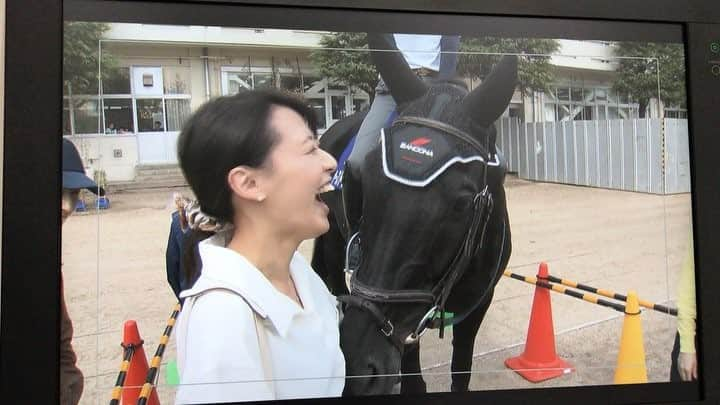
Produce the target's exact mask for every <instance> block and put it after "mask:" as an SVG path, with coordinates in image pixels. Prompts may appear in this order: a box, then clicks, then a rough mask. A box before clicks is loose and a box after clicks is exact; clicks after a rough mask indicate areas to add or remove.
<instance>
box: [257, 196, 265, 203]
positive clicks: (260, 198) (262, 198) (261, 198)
mask: <svg viewBox="0 0 720 405" xmlns="http://www.w3.org/2000/svg"><path fill="white" fill-rule="evenodd" d="M264 199H265V196H263V195H259V196H258V197H257V200H258V202H262V201H263V200H264Z"/></svg>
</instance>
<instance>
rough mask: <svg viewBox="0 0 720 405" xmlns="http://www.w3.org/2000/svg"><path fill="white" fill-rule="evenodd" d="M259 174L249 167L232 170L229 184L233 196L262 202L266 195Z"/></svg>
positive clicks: (229, 174)
mask: <svg viewBox="0 0 720 405" xmlns="http://www.w3.org/2000/svg"><path fill="white" fill-rule="evenodd" d="M258 180H259V178H258V173H257V171H256V170H254V169H252V168H249V167H247V166H238V167H235V168H233V169H232V170H230V172H229V173H228V176H227V182H228V185H229V186H230V190H232V192H233V194H235V195H237V196H238V197H240V198H243V199H246V200H253V201H258V202H261V201H263V200H265V194H264V193H263V192H262V190H261V189H260V184H259V181H258Z"/></svg>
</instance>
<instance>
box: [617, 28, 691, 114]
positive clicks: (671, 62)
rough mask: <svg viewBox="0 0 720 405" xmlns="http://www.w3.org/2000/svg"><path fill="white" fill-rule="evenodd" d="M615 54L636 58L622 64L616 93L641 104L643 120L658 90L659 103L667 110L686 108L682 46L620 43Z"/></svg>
mask: <svg viewBox="0 0 720 405" xmlns="http://www.w3.org/2000/svg"><path fill="white" fill-rule="evenodd" d="M614 51H615V55H616V56H621V57H633V58H631V59H620V60H619V62H618V68H617V70H616V72H617V75H616V76H615V80H614V82H613V89H614V90H615V91H617V92H620V93H625V94H630V96H631V98H632V99H634V100H636V101H637V102H638V103H639V104H640V117H644V116H645V112H646V109H647V105H648V103H649V102H650V99H652V98H657V96H658V86H659V88H660V89H659V91H660V99H661V100H662V102H663V103H664V104H665V106H680V107H683V106H685V100H686V98H685V59H684V52H683V46H682V44H660V43H643V42H618V43H617V44H615V47H614ZM637 57H640V58H642V59H636V58H637ZM658 64H659V68H660V74H659V75H658ZM658 80H659V82H658Z"/></svg>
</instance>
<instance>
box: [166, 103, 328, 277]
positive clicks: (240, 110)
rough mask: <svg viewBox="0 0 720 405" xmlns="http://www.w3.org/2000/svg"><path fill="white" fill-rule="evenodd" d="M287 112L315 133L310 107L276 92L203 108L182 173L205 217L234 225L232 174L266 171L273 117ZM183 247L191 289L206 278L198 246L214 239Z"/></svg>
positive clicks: (180, 149)
mask: <svg viewBox="0 0 720 405" xmlns="http://www.w3.org/2000/svg"><path fill="white" fill-rule="evenodd" d="M274 106H284V107H288V108H290V109H292V110H293V111H295V112H297V113H298V114H300V116H302V117H303V118H304V119H305V121H306V122H307V124H308V126H309V127H310V130H311V131H312V132H313V133H315V132H316V130H317V124H316V119H315V114H314V113H313V110H312V109H311V108H310V106H309V105H308V104H307V103H306V102H305V101H304V100H303V99H302V98H300V97H299V96H296V95H293V94H290V93H283V92H280V91H275V90H251V91H242V92H240V93H238V94H236V95H233V96H223V97H218V98H215V99H212V100H210V101H208V102H207V103H205V104H203V105H202V106H201V107H200V108H199V109H198V110H197V111H195V113H193V114H192V116H190V118H188V120H187V121H186V122H185V124H184V125H183V129H182V132H180V136H179V137H178V143H177V153H178V160H179V161H180V168H181V169H182V171H183V174H184V175H185V179H186V180H187V182H188V184H189V185H190V188H191V189H192V191H193V193H194V194H195V197H196V198H197V199H198V202H199V203H200V207H201V209H202V211H203V212H204V213H206V214H208V215H211V216H213V217H215V218H217V219H219V220H221V221H223V222H231V221H232V220H233V206H232V192H231V190H230V187H229V186H228V184H227V174H228V172H230V170H231V169H233V168H235V167H237V166H248V167H261V166H262V165H263V164H265V163H266V160H267V157H268V155H269V154H270V151H271V150H272V147H273V146H274V145H275V143H276V141H277V136H276V134H274V133H273V131H272V128H271V127H270V112H271V110H272V108H273V107H274ZM190 232H191V234H190V235H187V237H186V238H184V240H185V245H184V246H183V260H182V262H183V268H184V273H185V277H186V278H185V279H186V280H187V281H188V284H187V285H192V283H194V282H195V280H196V279H197V277H198V276H199V274H200V267H201V266H200V264H201V263H200V261H199V258H198V257H197V254H198V253H197V244H198V242H200V241H201V240H203V239H206V238H207V237H209V236H211V235H212V233H209V232H203V231H195V230H193V231H190Z"/></svg>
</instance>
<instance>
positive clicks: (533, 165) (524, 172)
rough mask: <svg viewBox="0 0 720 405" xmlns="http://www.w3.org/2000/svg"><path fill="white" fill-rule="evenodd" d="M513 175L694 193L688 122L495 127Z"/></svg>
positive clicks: (508, 121)
mask: <svg viewBox="0 0 720 405" xmlns="http://www.w3.org/2000/svg"><path fill="white" fill-rule="evenodd" d="M496 127H497V129H498V140H497V145H498V147H499V148H500V149H501V150H502V151H503V153H504V155H505V159H506V161H507V163H508V169H509V171H510V172H516V173H518V176H519V177H520V178H523V179H527V180H535V181H546V182H556V183H564V184H575V185H583V186H590V187H602V188H610V189H616V190H627V191H638V192H646V193H654V194H675V193H687V192H689V191H690V165H689V163H690V157H689V147H688V127H687V120H686V119H665V120H660V119H626V120H598V121H563V122H529V123H521V122H520V121H519V120H518V119H517V118H503V119H501V120H499V121H498V122H497V123H496Z"/></svg>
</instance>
